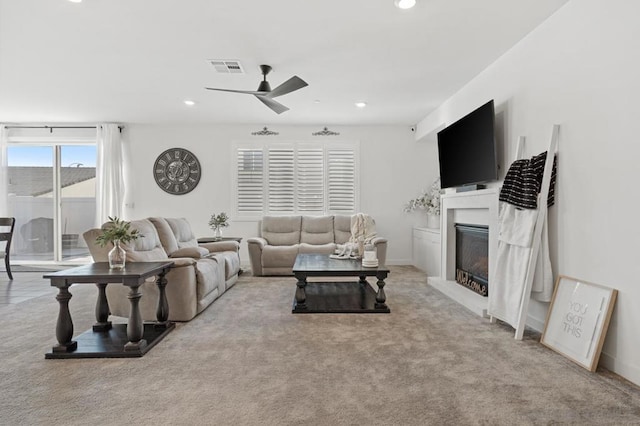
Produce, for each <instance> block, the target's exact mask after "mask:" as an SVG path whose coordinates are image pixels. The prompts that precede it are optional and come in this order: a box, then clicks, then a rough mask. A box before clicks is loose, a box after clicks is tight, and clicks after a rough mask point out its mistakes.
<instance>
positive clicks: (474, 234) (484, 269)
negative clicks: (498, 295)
mask: <svg viewBox="0 0 640 426" xmlns="http://www.w3.org/2000/svg"><path fill="white" fill-rule="evenodd" d="M455 228H456V274H455V278H456V282H457V283H458V284H460V285H462V286H464V287H467V288H468V289H470V290H473V291H474V292H476V293H478V294H480V295H481V296H484V297H486V296H487V295H488V294H489V278H488V277H489V227H488V226H482V225H467V224H462V223H456V225H455Z"/></svg>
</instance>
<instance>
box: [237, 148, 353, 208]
mask: <svg viewBox="0 0 640 426" xmlns="http://www.w3.org/2000/svg"><path fill="white" fill-rule="evenodd" d="M234 154H235V158H236V164H237V168H236V170H235V176H234V179H233V181H234V184H235V188H234V193H235V194H236V205H235V207H236V215H237V216H238V217H241V218H242V217H244V218H252V217H259V216H262V215H263V214H274V215H278V214H281V215H285V214H308V215H322V214H331V213H344V214H351V213H355V212H356V210H357V206H358V202H357V200H358V179H357V176H358V174H357V166H358V161H357V160H358V145H357V144H356V143H339V144H337V143H335V142H333V143H303V142H301V143H297V144H295V143H246V144H237V145H236V147H235V149H234Z"/></svg>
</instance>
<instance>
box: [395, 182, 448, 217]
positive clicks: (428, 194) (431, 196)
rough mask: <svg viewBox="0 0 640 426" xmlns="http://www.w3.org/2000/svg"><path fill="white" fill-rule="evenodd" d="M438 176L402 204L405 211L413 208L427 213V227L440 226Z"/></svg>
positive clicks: (410, 210)
mask: <svg viewBox="0 0 640 426" xmlns="http://www.w3.org/2000/svg"><path fill="white" fill-rule="evenodd" d="M440 193H441V189H440V178H438V179H436V180H435V181H433V183H432V184H431V186H430V187H429V189H425V190H424V191H422V193H421V194H420V195H419V196H418V197H417V198H414V199H412V200H409V202H408V203H407V204H406V205H405V206H404V211H405V212H412V211H414V210H424V211H425V212H426V213H427V227H429V228H439V227H440V217H439V216H440Z"/></svg>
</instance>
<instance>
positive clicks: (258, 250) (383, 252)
mask: <svg viewBox="0 0 640 426" xmlns="http://www.w3.org/2000/svg"><path fill="white" fill-rule="evenodd" d="M351 218H352V217H351V216H347V215H335V216H264V217H263V218H262V221H261V223H260V234H261V235H260V237H254V238H249V239H248V240H247V244H248V246H249V260H250V262H251V271H252V273H253V275H291V274H292V273H293V272H292V269H293V264H294V262H295V259H296V256H297V255H298V253H321V254H331V253H333V252H334V251H335V249H336V245H337V244H344V243H346V242H348V241H349V238H350V237H351ZM371 243H372V244H373V245H374V246H375V248H376V251H377V255H378V262H379V264H381V265H384V264H385V262H386V258H387V239H386V238H382V237H376V238H374V239H373V240H372V241H371Z"/></svg>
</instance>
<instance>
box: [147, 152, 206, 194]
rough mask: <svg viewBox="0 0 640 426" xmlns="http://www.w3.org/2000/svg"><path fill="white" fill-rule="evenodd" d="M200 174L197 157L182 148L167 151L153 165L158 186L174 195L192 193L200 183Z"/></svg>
mask: <svg viewBox="0 0 640 426" xmlns="http://www.w3.org/2000/svg"><path fill="white" fill-rule="evenodd" d="M200 172H201V169H200V162H199V161H198V159H197V158H196V156H195V155H193V154H192V153H191V152H189V151H187V150H186V149H182V148H171V149H168V150H166V151H165V152H163V153H162V154H160V155H159V156H158V158H157V159H156V162H155V164H154V165H153V177H154V178H155V179H156V183H157V184H158V186H159V187H160V188H162V190H163V191H165V192H168V193H169V194H174V195H183V194H186V193H188V192H191V191H192V190H193V188H195V187H196V185H198V182H200Z"/></svg>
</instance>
